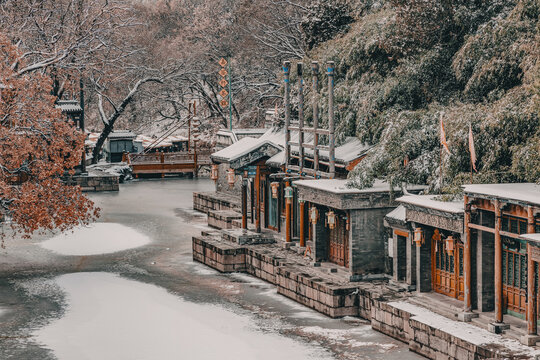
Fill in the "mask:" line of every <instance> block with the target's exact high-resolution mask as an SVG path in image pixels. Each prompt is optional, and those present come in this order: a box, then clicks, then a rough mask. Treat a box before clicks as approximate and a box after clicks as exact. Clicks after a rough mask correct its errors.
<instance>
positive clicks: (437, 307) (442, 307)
mask: <svg viewBox="0 0 540 360" xmlns="http://www.w3.org/2000/svg"><path fill="white" fill-rule="evenodd" d="M409 301H410V302H411V303H413V304H416V305H419V306H422V307H424V308H426V309H429V310H431V311H433V312H434V313H436V314H439V315H442V316H444V317H447V318H449V319H452V320H456V319H457V316H458V314H459V312H460V311H461V309H460V311H457V310H456V309H452V308H451V307H450V306H449V304H445V303H442V302H440V301H438V300H436V299H431V298H429V299H428V298H425V297H417V296H413V297H411V298H409Z"/></svg>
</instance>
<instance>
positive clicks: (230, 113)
mask: <svg viewBox="0 0 540 360" xmlns="http://www.w3.org/2000/svg"><path fill="white" fill-rule="evenodd" d="M227 60H228V63H229V130H232V89H231V87H232V85H231V77H232V74H231V73H232V68H231V57H230V56H228V57H227Z"/></svg>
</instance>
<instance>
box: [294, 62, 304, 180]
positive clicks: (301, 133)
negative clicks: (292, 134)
mask: <svg viewBox="0 0 540 360" xmlns="http://www.w3.org/2000/svg"><path fill="white" fill-rule="evenodd" d="M302 66H303V65H302V63H298V64H297V66H296V70H297V73H298V154H299V159H298V165H299V167H300V174H302V172H303V171H304V78H303V70H302Z"/></svg>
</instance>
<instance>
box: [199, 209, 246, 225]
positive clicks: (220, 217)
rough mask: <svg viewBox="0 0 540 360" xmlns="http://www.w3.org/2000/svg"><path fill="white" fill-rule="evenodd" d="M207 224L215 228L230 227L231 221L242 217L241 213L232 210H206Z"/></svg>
mask: <svg viewBox="0 0 540 360" xmlns="http://www.w3.org/2000/svg"><path fill="white" fill-rule="evenodd" d="M207 214H208V226H211V227H213V228H217V229H232V227H233V221H234V220H238V219H242V214H240V213H238V212H236V211H233V210H208V212H207Z"/></svg>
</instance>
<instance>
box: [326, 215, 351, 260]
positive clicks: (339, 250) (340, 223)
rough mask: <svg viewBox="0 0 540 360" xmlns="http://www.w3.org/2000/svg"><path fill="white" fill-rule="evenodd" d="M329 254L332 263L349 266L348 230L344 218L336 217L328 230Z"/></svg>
mask: <svg viewBox="0 0 540 360" xmlns="http://www.w3.org/2000/svg"><path fill="white" fill-rule="evenodd" d="M329 234H330V236H329V239H330V241H329V242H330V244H329V256H328V259H329V260H330V262H333V263H334V264H337V265H341V266H345V267H349V231H348V230H347V226H346V220H345V219H343V218H341V217H340V216H337V217H336V226H335V227H334V228H333V229H330V231H329Z"/></svg>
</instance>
